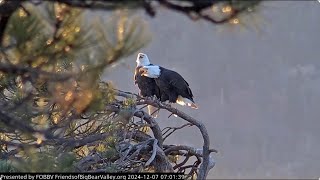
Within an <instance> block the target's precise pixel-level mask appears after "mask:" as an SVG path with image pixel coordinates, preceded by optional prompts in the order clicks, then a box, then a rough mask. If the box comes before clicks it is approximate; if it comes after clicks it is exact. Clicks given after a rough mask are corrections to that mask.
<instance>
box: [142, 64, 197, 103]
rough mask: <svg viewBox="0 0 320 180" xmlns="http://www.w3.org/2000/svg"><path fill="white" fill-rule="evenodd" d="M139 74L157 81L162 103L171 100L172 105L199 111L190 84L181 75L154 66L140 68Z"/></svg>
mask: <svg viewBox="0 0 320 180" xmlns="http://www.w3.org/2000/svg"><path fill="white" fill-rule="evenodd" d="M139 73H140V74H141V76H143V77H148V78H152V79H154V80H155V83H156V85H157V86H158V88H159V93H160V100H161V101H163V100H169V102H170V103H177V104H180V105H182V106H185V105H187V106H190V107H191V108H194V109H198V107H197V105H196V104H195V102H194V100H193V94H192V91H191V89H190V87H189V84H188V82H187V81H186V80H185V79H184V78H183V77H182V76H181V75H180V74H179V73H177V72H175V71H172V70H169V69H166V68H163V67H161V66H157V65H152V64H150V65H144V66H143V67H140V68H139ZM157 97H159V96H157Z"/></svg>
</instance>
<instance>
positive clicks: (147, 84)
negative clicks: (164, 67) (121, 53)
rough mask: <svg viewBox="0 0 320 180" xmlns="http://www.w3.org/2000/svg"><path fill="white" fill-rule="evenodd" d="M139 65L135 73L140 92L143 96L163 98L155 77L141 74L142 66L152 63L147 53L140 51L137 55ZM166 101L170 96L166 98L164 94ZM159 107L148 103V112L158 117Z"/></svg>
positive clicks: (135, 81) (135, 80)
mask: <svg viewBox="0 0 320 180" xmlns="http://www.w3.org/2000/svg"><path fill="white" fill-rule="evenodd" d="M136 63H137V67H136V69H135V73H134V83H135V84H136V85H137V86H138V88H139V90H140V91H139V94H140V95H141V96H142V97H154V96H155V97H157V98H158V99H161V95H160V89H159V87H158V86H157V85H156V82H155V80H154V79H153V78H149V77H147V76H142V75H141V71H140V68H142V67H143V66H149V65H152V64H150V61H149V58H148V56H147V55H146V54H143V53H139V54H138V56H137V60H136ZM163 98H164V99H162V100H163V102H164V101H166V100H168V97H167V98H165V96H163ZM155 111H157V108H155V107H153V106H151V105H148V112H149V114H150V115H152V116H153V117H154V118H156V117H157V116H158V112H155Z"/></svg>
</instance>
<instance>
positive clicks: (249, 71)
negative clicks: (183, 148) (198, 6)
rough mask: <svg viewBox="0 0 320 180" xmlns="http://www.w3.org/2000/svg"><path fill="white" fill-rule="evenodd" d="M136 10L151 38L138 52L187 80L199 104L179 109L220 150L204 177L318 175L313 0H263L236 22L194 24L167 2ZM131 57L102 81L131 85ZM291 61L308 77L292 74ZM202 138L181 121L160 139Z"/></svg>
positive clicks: (316, 9) (319, 97)
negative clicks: (150, 10)
mask: <svg viewBox="0 0 320 180" xmlns="http://www.w3.org/2000/svg"><path fill="white" fill-rule="evenodd" d="M142 17H143V18H145V19H146V20H147V21H148V24H149V28H150V31H151V32H152V41H151V43H150V44H148V45H147V46H146V47H145V48H144V49H143V50H141V51H142V52H144V53H146V54H148V56H149V58H150V60H151V62H152V63H153V64H159V65H161V66H164V67H167V68H170V69H173V70H175V71H177V72H179V73H180V74H181V75H182V76H183V77H185V79H186V80H187V81H188V82H189V84H190V87H191V89H192V90H193V94H194V96H195V101H196V102H197V104H198V105H199V109H198V110H193V109H189V108H184V107H180V106H179V109H182V110H184V111H186V112H187V113H189V114H190V115H191V116H193V117H194V118H196V119H199V120H200V121H202V122H203V123H205V125H206V127H207V129H208V131H209V134H210V138H211V147H213V148H216V149H218V150H219V153H218V154H215V155H214V156H215V159H216V161H217V163H216V167H215V168H214V169H213V170H211V172H210V174H209V177H213V178H255V177H260V178H268V177H269V178H290V177H291V178H292V177H296V178H303V177H304V178H316V177H317V176H319V172H320V171H319V170H320V166H319V162H320V154H319V149H320V146H319V142H320V138H319V137H320V132H319V131H318V129H319V128H318V127H320V121H319V115H320V113H319V112H318V111H319V107H320V84H319V83H320V76H317V74H319V72H320V71H319V68H320V66H319V65H320V63H319V61H320V56H319V54H320V51H319V47H320V36H319V34H318V33H319V32H320V21H319V17H320V3H319V2H317V1H268V2H265V3H263V5H262V6H261V7H260V10H259V11H258V13H256V14H254V15H252V16H251V17H247V18H246V21H245V23H246V25H238V26H236V27H234V26H220V25H213V24H209V23H207V22H204V21H197V22H194V21H192V20H190V19H189V18H188V17H185V16H183V15H181V14H179V13H176V12H171V11H168V10H160V11H158V13H157V17H156V18H149V17H147V16H146V15H143V16H142ZM240 20H241V19H240ZM135 59H136V54H135V55H133V56H131V57H129V58H127V60H126V61H125V62H126V65H128V66H129V68H128V67H127V66H121V65H120V66H117V67H116V68H114V69H113V70H111V71H108V72H106V73H105V74H104V79H106V80H112V81H113V82H114V83H115V85H116V86H117V87H118V88H119V89H122V90H125V91H133V92H136V93H137V92H138V89H137V87H135V86H134V84H133V72H134V67H135ZM299 68H300V70H301V69H306V72H307V73H310V74H312V75H310V76H309V75H307V76H305V77H303V78H300V76H299V77H298V75H295V72H296V70H297V69H298V70H299ZM310 69H311V70H310ZM314 74H315V75H314ZM157 121H158V122H159V123H160V125H161V126H162V127H165V126H168V125H179V124H181V122H182V121H181V120H179V119H178V118H175V117H173V116H172V117H170V118H169V119H168V118H167V114H166V113H164V112H162V113H161V114H160V117H159V118H158V119H157ZM200 139H201V135H200V133H199V131H198V130H197V129H196V128H189V129H186V130H183V131H181V132H179V133H177V134H176V135H175V136H174V137H172V138H171V139H169V141H168V142H167V143H178V144H188V145H194V146H197V147H201V145H202V141H200Z"/></svg>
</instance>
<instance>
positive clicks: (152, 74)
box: [139, 65, 161, 78]
mask: <svg viewBox="0 0 320 180" xmlns="http://www.w3.org/2000/svg"><path fill="white" fill-rule="evenodd" d="M139 71H140V72H141V76H146V77H149V78H158V77H159V76H160V74H161V70H160V67H159V66H155V65H150V66H143V67H142V68H140V69H139Z"/></svg>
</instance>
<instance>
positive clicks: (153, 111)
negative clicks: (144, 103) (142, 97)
mask: <svg viewBox="0 0 320 180" xmlns="http://www.w3.org/2000/svg"><path fill="white" fill-rule="evenodd" d="M148 113H149V115H150V116H152V117H153V118H157V117H158V114H159V110H158V108H156V107H154V106H151V105H148Z"/></svg>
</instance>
